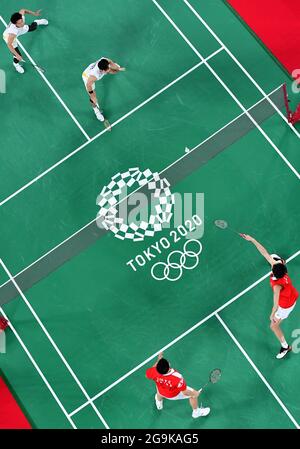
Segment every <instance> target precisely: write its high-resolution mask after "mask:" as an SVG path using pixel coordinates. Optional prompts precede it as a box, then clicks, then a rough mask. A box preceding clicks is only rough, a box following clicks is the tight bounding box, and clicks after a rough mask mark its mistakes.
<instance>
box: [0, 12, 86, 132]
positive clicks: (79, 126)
mask: <svg viewBox="0 0 300 449" xmlns="http://www.w3.org/2000/svg"><path fill="white" fill-rule="evenodd" d="M0 20H1V22H2V23H3V25H4V26H5V27H7V23H6V22H5V20H4V19H3V17H2V16H0ZM17 42H18V46H19V47H21V49H22V50H23V52H24V53H25V55H26V56H27V58H28V59H29V61H30V62H31V63H32V64H35V62H34V60H33V58H32V57H31V56H30V54H29V53H28V51H27V50H26V49H25V47H24V46H23V45H22V44H21V43H20V41H19V40H17ZM37 72H38V73H39V74H40V75H41V77H42V78H43V80H44V81H45V83H46V84H47V86H48V87H49V88H50V90H51V91H52V93H53V94H54V95H55V96H56V98H57V99H58V101H59V102H60V104H61V105H62V106H63V108H64V109H65V110H66V111H67V113H68V114H69V116H70V117H71V119H72V120H73V122H74V123H75V124H76V125H77V127H78V128H79V129H80V131H81V132H82V134H83V135H84V136H85V138H86V139H87V140H88V141H90V140H91V138H90V136H89V135H88V134H87V133H86V131H85V130H84V129H83V127H82V126H81V125H80V123H79V121H78V120H77V118H76V117H75V116H74V115H73V113H72V112H71V111H70V109H69V108H68V106H67V105H66V104H65V102H64V101H63V99H62V98H61V97H60V96H59V95H58V93H57V92H56V90H55V89H54V87H53V86H52V84H51V83H50V81H48V79H47V78H46V76H45V75H44V74H43V73H42V72H40V71H39V70H37Z"/></svg>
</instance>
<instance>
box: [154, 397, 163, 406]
mask: <svg viewBox="0 0 300 449" xmlns="http://www.w3.org/2000/svg"><path fill="white" fill-rule="evenodd" d="M154 397H155V404H156V408H157V410H162V409H163V406H164V403H163V401H159V400H158V399H157V394H156V395H155V396H154Z"/></svg>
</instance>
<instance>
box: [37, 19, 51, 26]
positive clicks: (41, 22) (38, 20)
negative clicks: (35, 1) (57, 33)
mask: <svg viewBox="0 0 300 449" xmlns="http://www.w3.org/2000/svg"><path fill="white" fill-rule="evenodd" d="M35 22H36V23H37V24H38V25H48V23H49V22H48V20H47V19H37V20H35Z"/></svg>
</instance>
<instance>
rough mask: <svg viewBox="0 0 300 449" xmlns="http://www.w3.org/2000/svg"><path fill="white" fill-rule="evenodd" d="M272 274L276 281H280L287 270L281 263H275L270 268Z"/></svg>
mask: <svg viewBox="0 0 300 449" xmlns="http://www.w3.org/2000/svg"><path fill="white" fill-rule="evenodd" d="M272 273H273V274H274V276H275V277H276V279H280V278H283V276H284V275H285V274H286V273H287V268H286V266H285V265H284V264H283V263H275V264H274V265H273V267H272Z"/></svg>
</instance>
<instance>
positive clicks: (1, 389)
mask: <svg viewBox="0 0 300 449" xmlns="http://www.w3.org/2000/svg"><path fill="white" fill-rule="evenodd" d="M0 429H31V425H30V424H29V422H28V421H27V419H26V417H25V416H24V414H23V412H22V410H21V409H20V407H19V406H18V404H17V402H16V401H15V399H14V397H13V395H12V394H11V392H10V391H9V389H8V387H7V385H6V384H5V382H4V380H3V378H2V377H0Z"/></svg>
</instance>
